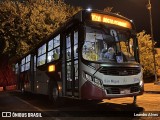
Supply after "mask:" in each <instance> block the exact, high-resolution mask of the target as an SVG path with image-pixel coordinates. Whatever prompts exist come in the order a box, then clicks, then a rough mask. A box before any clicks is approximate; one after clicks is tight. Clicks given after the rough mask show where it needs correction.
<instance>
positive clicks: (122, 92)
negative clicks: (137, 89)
mask: <svg viewBox="0 0 160 120" xmlns="http://www.w3.org/2000/svg"><path fill="white" fill-rule="evenodd" d="M120 93H121V94H129V93H130V89H121V90H120Z"/></svg>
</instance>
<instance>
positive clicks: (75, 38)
mask: <svg viewBox="0 0 160 120" xmlns="http://www.w3.org/2000/svg"><path fill="white" fill-rule="evenodd" d="M74 58H78V32H74Z"/></svg>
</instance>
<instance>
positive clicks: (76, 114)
mask: <svg viewBox="0 0 160 120" xmlns="http://www.w3.org/2000/svg"><path fill="white" fill-rule="evenodd" d="M132 100H133V98H119V99H112V100H103V101H101V102H91V101H82V100H73V99H64V98H63V99H59V101H58V103H56V104H55V103H53V102H52V101H49V99H48V97H47V96H45V95H35V94H31V93H25V94H21V93H20V92H15V91H14V92H11V91H10V92H0V111H1V112H6V111H7V112H15V113H27V114H28V113H40V114H41V116H42V118H39V119H54V120H62V119H69V120H71V119H86V120H89V119H91V120H94V119H106V118H107V119H111V120H114V119H118V120H120V119H123V120H124V119H126V120H131V119H133V120H136V119H142V120H143V119H144V120H145V119H153V120H154V119H155V120H158V119H160V112H159V111H160V95H159V94H144V95H142V96H139V97H138V98H137V104H136V105H133V104H132ZM1 114H2V113H1ZM146 115H147V116H146ZM149 115H150V116H149ZM157 116H158V117H157ZM3 119H7V118H3ZM16 119H20V117H16ZM27 119H28V118H27ZM29 119H33V118H29Z"/></svg>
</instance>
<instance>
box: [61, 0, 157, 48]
mask: <svg viewBox="0 0 160 120" xmlns="http://www.w3.org/2000/svg"><path fill="white" fill-rule="evenodd" d="M64 1H65V3H68V4H70V5H73V6H81V7H82V8H84V9H87V8H91V9H99V10H103V9H104V8H106V7H113V9H112V12H116V13H119V14H121V15H123V16H125V17H127V18H129V19H132V20H133V21H134V23H135V26H136V29H137V32H141V31H142V30H145V31H146V33H147V34H150V19H149V10H148V9H147V7H146V5H147V4H148V0H64ZM150 1H151V5H152V19H153V36H154V40H155V41H156V42H157V44H156V46H157V47H160V31H159V29H160V13H159V12H160V0H150Z"/></svg>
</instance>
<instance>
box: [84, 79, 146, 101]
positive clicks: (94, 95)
mask: <svg viewBox="0 0 160 120" xmlns="http://www.w3.org/2000/svg"><path fill="white" fill-rule="evenodd" d="M137 88H138V90H137V91H132V92H131V91H130V92H129V91H127V90H129V88H128V89H124V88H123V89H122V88H117V90H118V89H119V90H121V91H117V93H116V92H114V93H112V92H110V91H108V89H107V88H106V89H104V88H100V87H98V86H96V85H94V84H93V83H91V82H90V81H86V82H85V84H84V85H83V86H82V87H81V98H82V99H93V100H102V99H113V98H122V97H133V96H138V95H142V94H143V92H144V87H143V86H142V87H140V86H137Z"/></svg>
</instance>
